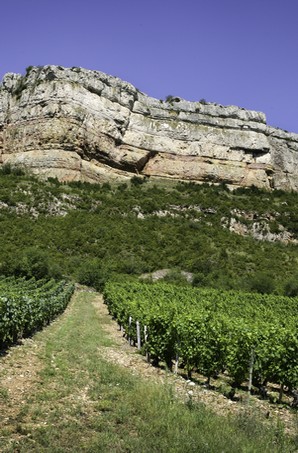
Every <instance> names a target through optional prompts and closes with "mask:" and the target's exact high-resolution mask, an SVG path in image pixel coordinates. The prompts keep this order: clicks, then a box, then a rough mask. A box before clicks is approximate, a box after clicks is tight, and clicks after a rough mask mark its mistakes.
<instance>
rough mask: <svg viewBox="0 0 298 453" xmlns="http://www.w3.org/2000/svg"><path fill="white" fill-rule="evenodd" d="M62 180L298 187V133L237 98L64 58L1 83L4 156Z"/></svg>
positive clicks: (0, 155) (1, 160)
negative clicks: (204, 94) (178, 93)
mask: <svg viewBox="0 0 298 453" xmlns="http://www.w3.org/2000/svg"><path fill="white" fill-rule="evenodd" d="M5 163H10V164H12V165H24V166H26V167H28V168H30V169H31V170H32V171H33V172H34V173H37V174H39V175H42V176H45V177H49V176H51V177H57V178H58V179H60V180H62V181H71V180H81V181H89V182H105V181H108V180H109V181H110V180H126V179H129V178H131V177H132V176H133V175H140V176H144V177H150V178H151V179H155V178H169V179H174V180H186V181H187V180H188V181H195V182H213V183H222V182H224V183H226V184H228V185H229V186H231V187H240V186H251V185H255V186H257V187H260V188H267V189H270V188H277V189H283V190H295V191H297V190H298V165H297V164H298V134H292V133H288V132H286V131H283V130H281V129H276V128H273V127H270V126H268V125H267V124H266V118H265V115H264V114H263V113H259V112H255V111H248V110H244V109H241V108H239V107H235V106H222V105H218V104H214V103H206V102H203V101H202V102H188V101H185V100H183V99H181V98H178V97H173V96H171V97H169V99H167V101H159V100H157V99H153V98H150V97H148V96H146V95H145V94H144V93H141V92H140V91H139V90H137V89H136V88H135V87H134V86H133V85H131V84H129V83H127V82H124V81H122V80H120V79H118V78H116V77H112V76H108V75H106V74H104V73H102V72H98V71H91V70H86V69H82V68H63V67H60V66H44V67H29V68H27V71H26V75H25V76H21V75H19V74H12V73H8V74H6V75H5V76H4V78H3V81H2V84H1V85H0V164H5Z"/></svg>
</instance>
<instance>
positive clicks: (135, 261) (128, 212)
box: [0, 167, 298, 296]
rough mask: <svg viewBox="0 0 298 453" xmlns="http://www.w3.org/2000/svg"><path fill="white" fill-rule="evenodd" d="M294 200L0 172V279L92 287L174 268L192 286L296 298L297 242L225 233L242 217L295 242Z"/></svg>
mask: <svg viewBox="0 0 298 453" xmlns="http://www.w3.org/2000/svg"><path fill="white" fill-rule="evenodd" d="M297 197H298V196H297V194H294V193H284V192H279V191H275V192H272V193H269V192H265V191H260V190H257V189H254V188H253V189H247V190H246V189H241V190H240V189H239V190H236V191H234V192H230V191H229V190H227V189H226V188H225V187H224V186H218V187H215V186H208V185H201V186H199V185H194V184H182V183H179V184H177V185H167V186H162V185H159V186H156V185H154V184H152V183H151V182H150V181H149V182H144V181H143V180H142V179H140V178H137V177H135V178H134V179H133V181H132V184H130V185H126V184H120V185H118V186H112V187H111V186H110V185H109V184H103V185H92V184H87V183H85V184H83V183H71V184H68V185H66V184H61V183H59V182H58V181H57V180H55V179H50V180H48V181H47V182H40V181H38V180H36V179H34V178H33V177H30V176H26V175H22V172H20V171H17V170H13V169H10V168H6V167H3V168H2V171H0V234H1V249H0V273H2V274H5V275H16V276H26V277H33V276H34V277H36V278H43V277H53V278H59V277H61V276H71V277H73V278H75V279H76V280H78V281H80V282H82V283H86V284H89V285H92V286H95V287H96V288H101V287H102V286H103V284H104V282H105V280H106V278H107V276H111V275H113V274H114V273H115V274H119V273H122V274H127V275H128V274H136V275H140V274H142V273H145V272H152V271H154V270H157V269H162V268H168V269H172V270H173V271H174V272H176V276H177V275H178V274H179V272H178V271H180V270H184V271H188V272H191V273H193V274H194V284H195V285H198V286H211V287H215V288H223V289H244V290H249V291H251V290H252V291H257V292H261V293H268V292H275V293H279V294H289V295H291V296H293V295H295V294H297V293H298V285H297V283H296V282H297V278H296V276H297V271H296V266H297V259H298V251H297V245H296V244H295V243H291V242H289V243H288V244H284V243H280V242H278V241H276V242H269V241H266V240H265V241H263V240H257V239H254V238H253V237H252V236H250V235H246V236H241V235H239V234H235V233H232V232H230V231H229V228H228V226H227V225H229V222H230V221H231V218H232V217H233V218H236V220H237V221H239V222H241V224H242V225H246V226H247V227H252V226H253V224H254V222H255V221H258V222H259V223H260V222H264V223H265V224H266V225H267V228H269V230H270V232H271V233H272V234H273V233H276V232H279V231H282V229H284V230H286V231H288V232H289V234H290V235H292V239H297V233H298V217H297Z"/></svg>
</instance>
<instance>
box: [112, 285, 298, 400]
mask: <svg viewBox="0 0 298 453" xmlns="http://www.w3.org/2000/svg"><path fill="white" fill-rule="evenodd" d="M104 297H105V302H106V304H107V305H108V309H109V312H110V314H111V315H112V316H113V317H114V318H115V319H117V321H118V323H119V325H120V326H121V328H123V329H124V331H125V333H126V335H127V336H128V338H129V339H130V340H132V341H134V342H137V341H139V347H140V346H141V345H142V350H143V352H144V353H146V354H147V355H148V356H149V357H150V358H151V359H152V360H153V361H154V362H155V363H158V361H164V362H165V363H166V364H167V366H168V367H169V368H170V369H172V367H173V365H174V366H175V370H176V371H177V369H178V366H181V367H182V366H183V367H184V368H185V370H186V372H187V373H188V375H189V376H190V374H191V371H192V370H195V371H198V372H199V373H201V374H203V375H204V376H206V378H207V379H208V382H210V379H211V378H212V377H214V376H217V375H218V374H219V373H223V372H225V373H226V374H228V376H229V377H230V378H231V381H232V384H233V386H234V387H237V386H240V385H241V384H243V383H244V382H248V389H249V390H251V387H252V384H253V385H255V386H257V387H259V388H262V389H263V392H266V385H267V383H268V382H270V383H274V384H278V385H280V398H281V397H282V392H283V389H284V387H287V388H288V389H290V390H293V389H295V388H297V386H298V335H297V315H298V299H297V298H287V297H281V296H273V295H261V294H253V293H240V292H233V291H219V290H214V289H206V288H200V289H199V288H191V287H185V286H184V287H179V286H175V285H169V284H166V283H157V284H146V283H138V282H137V283H132V282H129V283H125V282H124V283H123V282H110V283H107V284H106V287H105V293H104ZM138 334H139V335H138ZM138 337H139V338H138Z"/></svg>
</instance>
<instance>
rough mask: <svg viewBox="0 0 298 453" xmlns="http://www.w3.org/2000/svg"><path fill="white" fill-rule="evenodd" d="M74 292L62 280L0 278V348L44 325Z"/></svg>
mask: <svg viewBox="0 0 298 453" xmlns="http://www.w3.org/2000/svg"><path fill="white" fill-rule="evenodd" d="M73 291H74V286H73V285H72V284H69V283H66V282H65V281H59V282H57V281H55V280H54V279H51V280H46V279H44V280H35V279H34V278H32V279H30V280H26V279H24V278H14V277H0V348H4V347H6V346H7V345H9V344H12V343H14V342H16V341H17V340H18V339H20V338H23V337H26V336H28V335H31V334H32V333H34V332H35V331H36V330H39V329H41V328H42V327H43V326H45V325H47V324H48V323H49V322H50V321H51V320H52V319H54V318H55V317H56V316H57V315H58V314H60V313H62V312H63V310H64V309H65V307H66V306H67V304H68V302H69V300H70V297H71V295H72V294H73Z"/></svg>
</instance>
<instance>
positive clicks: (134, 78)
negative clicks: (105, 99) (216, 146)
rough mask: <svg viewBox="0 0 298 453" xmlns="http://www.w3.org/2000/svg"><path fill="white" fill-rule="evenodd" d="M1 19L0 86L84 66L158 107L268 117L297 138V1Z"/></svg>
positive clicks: (208, 2)
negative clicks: (196, 104) (8, 79)
mask: <svg viewBox="0 0 298 453" xmlns="http://www.w3.org/2000/svg"><path fill="white" fill-rule="evenodd" d="M0 11H1V27H0V79H2V77H3V75H4V74H5V73H6V72H19V73H24V72H25V68H26V67H27V66H29V65H46V64H57V65H62V66H66V67H68V66H81V67H85V68H89V69H96V70H99V71H103V72H106V73H108V74H111V75H115V76H118V77H120V78H122V79H124V80H127V81H128V82H131V83H132V84H133V85H135V86H136V87H137V88H138V89H140V90H141V91H143V92H145V93H146V94H148V95H150V96H153V97H156V98H158V99H164V98H165V97H166V96H167V95H169V94H171V95H177V96H181V97H183V98H185V99H188V100H193V101H196V100H199V99H202V98H204V99H206V100H207V101H210V102H217V103H221V104H224V105H230V104H234V105H238V106H240V107H245V108H248V109H253V110H260V111H263V112H264V113H265V114H266V116H267V122H268V124H270V125H272V126H277V127H281V128H282V129H286V130H289V131H291V132H296V133H298V87H297V85H298V83H297V82H298V55H297V54H298V52H297V48H298V26H297V19H298V0H258V1H257V0H250V1H241V0H238V1H237V0H204V1H202V0H180V1H177V0H171V1H170V0H147V1H142V0H139V1H137V0H126V1H123V0H106V1H101V0H84V1H80V0H60V1H58V0H26V1H24V0H14V1H13V2H8V1H6V2H2V4H1V10H0Z"/></svg>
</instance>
